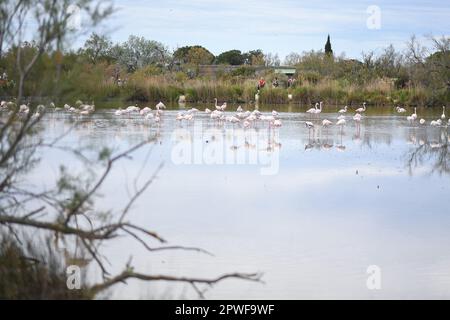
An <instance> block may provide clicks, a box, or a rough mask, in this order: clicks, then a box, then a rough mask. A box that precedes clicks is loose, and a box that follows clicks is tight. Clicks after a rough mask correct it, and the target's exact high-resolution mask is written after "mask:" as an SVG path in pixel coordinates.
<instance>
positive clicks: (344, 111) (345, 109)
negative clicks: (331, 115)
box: [338, 106, 348, 114]
mask: <svg viewBox="0 0 450 320" xmlns="http://www.w3.org/2000/svg"><path fill="white" fill-rule="evenodd" d="M347 109H348V106H345V107H344V109H341V110H339V111H338V112H339V113H340V114H344V113H347Z"/></svg>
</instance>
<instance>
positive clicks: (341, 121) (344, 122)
mask: <svg viewBox="0 0 450 320" xmlns="http://www.w3.org/2000/svg"><path fill="white" fill-rule="evenodd" d="M345 124H346V121H345V119H340V120H338V122H336V125H337V126H340V127H341V132H342V129H343V128H344V126H345Z"/></svg>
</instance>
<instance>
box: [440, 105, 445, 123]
mask: <svg viewBox="0 0 450 320" xmlns="http://www.w3.org/2000/svg"><path fill="white" fill-rule="evenodd" d="M441 119H442V120H445V106H443V107H442V115H441Z"/></svg>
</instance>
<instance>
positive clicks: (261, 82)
mask: <svg viewBox="0 0 450 320" xmlns="http://www.w3.org/2000/svg"><path fill="white" fill-rule="evenodd" d="M265 85H266V80H264V78H261V79H259V82H258V90H260V89H262V88H264V86H265Z"/></svg>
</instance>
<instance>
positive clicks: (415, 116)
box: [411, 108, 417, 121]
mask: <svg viewBox="0 0 450 320" xmlns="http://www.w3.org/2000/svg"><path fill="white" fill-rule="evenodd" d="M411 118H412V119H413V121H416V119H417V108H414V113H413V114H412V115H411Z"/></svg>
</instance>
